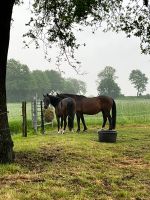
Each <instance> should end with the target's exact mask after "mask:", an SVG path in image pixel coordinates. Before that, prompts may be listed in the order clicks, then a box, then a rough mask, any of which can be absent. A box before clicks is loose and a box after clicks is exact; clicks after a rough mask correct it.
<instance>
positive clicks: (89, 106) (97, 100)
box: [57, 94, 116, 131]
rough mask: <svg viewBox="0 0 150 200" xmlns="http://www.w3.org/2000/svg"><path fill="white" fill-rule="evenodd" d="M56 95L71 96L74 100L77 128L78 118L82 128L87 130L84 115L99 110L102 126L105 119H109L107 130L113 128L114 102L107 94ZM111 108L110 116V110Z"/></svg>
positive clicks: (114, 122) (114, 124)
mask: <svg viewBox="0 0 150 200" xmlns="http://www.w3.org/2000/svg"><path fill="white" fill-rule="evenodd" d="M57 96H59V97H61V98H65V97H71V98H73V99H74V100H75V101H76V116H77V124H78V129H77V131H80V119H81V120H82V123H83V126H84V130H83V131H86V130H87V127H86V124H85V120H84V116H83V114H87V115H94V114H97V113H99V112H102V115H103V124H102V128H104V127H105V125H106V121H107V119H108V121H109V130H112V129H115V126H116V103H115V101H114V99H113V98H111V97H109V96H97V97H85V96H83V95H75V94H57ZM111 110H112V116H111V114H110V111H111Z"/></svg>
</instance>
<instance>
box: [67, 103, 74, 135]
mask: <svg viewBox="0 0 150 200" xmlns="http://www.w3.org/2000/svg"><path fill="white" fill-rule="evenodd" d="M67 113H68V128H69V130H70V131H71V130H72V129H73V127H74V116H75V105H74V102H73V101H69V102H68V104H67Z"/></svg>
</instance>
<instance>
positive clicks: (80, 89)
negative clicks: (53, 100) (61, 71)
mask: <svg viewBox="0 0 150 200" xmlns="http://www.w3.org/2000/svg"><path fill="white" fill-rule="evenodd" d="M62 92H64V93H71V94H85V93H86V84H85V82H83V81H80V80H77V79H74V78H68V79H65V80H64V88H63V90H62Z"/></svg>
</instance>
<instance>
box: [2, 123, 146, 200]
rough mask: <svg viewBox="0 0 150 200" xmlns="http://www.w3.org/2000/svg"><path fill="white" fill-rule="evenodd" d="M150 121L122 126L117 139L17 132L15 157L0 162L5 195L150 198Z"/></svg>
mask: <svg viewBox="0 0 150 200" xmlns="http://www.w3.org/2000/svg"><path fill="white" fill-rule="evenodd" d="M149 129H150V126H147V127H133V128H131V127H130V129H129V128H121V127H119V128H118V139H117V142H116V143H115V144H114V143H100V142H98V140H97V139H98V137H97V133H96V132H97V130H96V129H93V128H91V129H90V130H89V131H88V133H80V134H79V133H69V132H67V133H66V134H64V135H62V134H59V135H58V134H57V132H56V131H50V132H47V133H46V134H45V135H41V134H39V135H33V134H30V135H29V136H28V137H27V138H22V137H21V136H20V135H14V136H13V140H14V144H15V147H14V150H15V152H16V160H15V163H14V164H11V165H0V185H1V187H0V199H7V200H16V199H18V200H31V199H34V200H52V199H54V200H58V199H61V200H77V199H78V200H79V199H80V200H96V199H97V200H116V199H118V200H121V199H124V200H133V199H134V200H149V197H150V151H149V147H150V139H149V138H150V132H149Z"/></svg>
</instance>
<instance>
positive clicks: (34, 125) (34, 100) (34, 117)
mask: <svg viewBox="0 0 150 200" xmlns="http://www.w3.org/2000/svg"><path fill="white" fill-rule="evenodd" d="M33 128H34V132H35V133H37V98H36V97H34V99H33Z"/></svg>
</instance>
